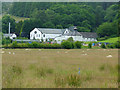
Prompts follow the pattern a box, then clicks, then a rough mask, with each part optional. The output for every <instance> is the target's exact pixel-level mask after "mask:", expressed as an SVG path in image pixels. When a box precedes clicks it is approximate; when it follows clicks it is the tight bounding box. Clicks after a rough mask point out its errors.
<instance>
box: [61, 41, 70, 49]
mask: <svg viewBox="0 0 120 90" xmlns="http://www.w3.org/2000/svg"><path fill="white" fill-rule="evenodd" d="M61 46H62V48H65V49H71V48H72V43H71V42H69V41H63V42H62V43H61Z"/></svg>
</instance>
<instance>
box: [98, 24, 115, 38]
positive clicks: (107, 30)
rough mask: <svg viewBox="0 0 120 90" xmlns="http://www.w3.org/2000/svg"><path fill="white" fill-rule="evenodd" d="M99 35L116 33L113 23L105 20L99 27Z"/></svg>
mask: <svg viewBox="0 0 120 90" xmlns="http://www.w3.org/2000/svg"><path fill="white" fill-rule="evenodd" d="M97 34H98V35H99V37H105V36H111V35H113V34H115V32H114V27H113V26H112V23H108V22H105V23H103V24H102V25H100V26H99V27H98V28H97Z"/></svg>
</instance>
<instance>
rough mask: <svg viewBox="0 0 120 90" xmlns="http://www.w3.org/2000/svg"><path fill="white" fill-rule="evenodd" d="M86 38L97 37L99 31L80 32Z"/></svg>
mask: <svg viewBox="0 0 120 90" xmlns="http://www.w3.org/2000/svg"><path fill="white" fill-rule="evenodd" d="M79 33H80V34H81V35H82V36H83V37H84V38H97V33H94V32H79Z"/></svg>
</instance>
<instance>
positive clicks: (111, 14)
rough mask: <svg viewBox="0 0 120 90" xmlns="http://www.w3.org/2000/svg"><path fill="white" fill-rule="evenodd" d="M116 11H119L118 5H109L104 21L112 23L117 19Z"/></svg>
mask: <svg viewBox="0 0 120 90" xmlns="http://www.w3.org/2000/svg"><path fill="white" fill-rule="evenodd" d="M118 11H119V7H118V5H111V6H110V7H109V8H107V10H106V15H105V17H104V19H105V20H106V21H109V22H113V21H114V20H116V19H118V17H119V13H118Z"/></svg>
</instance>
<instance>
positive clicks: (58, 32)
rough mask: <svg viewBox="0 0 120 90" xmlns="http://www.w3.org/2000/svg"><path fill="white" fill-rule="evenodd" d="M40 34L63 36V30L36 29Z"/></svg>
mask: <svg viewBox="0 0 120 90" xmlns="http://www.w3.org/2000/svg"><path fill="white" fill-rule="evenodd" d="M37 29H38V30H39V31H41V32H42V33H46V34H63V33H64V31H65V29H52V28H37Z"/></svg>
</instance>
